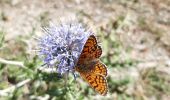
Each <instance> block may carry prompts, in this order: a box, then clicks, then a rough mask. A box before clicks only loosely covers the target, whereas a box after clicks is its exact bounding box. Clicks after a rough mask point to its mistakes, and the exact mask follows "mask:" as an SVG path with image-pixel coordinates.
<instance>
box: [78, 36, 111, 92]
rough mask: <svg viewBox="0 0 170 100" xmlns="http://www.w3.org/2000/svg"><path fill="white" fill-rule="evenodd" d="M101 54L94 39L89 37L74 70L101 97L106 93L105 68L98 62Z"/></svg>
mask: <svg viewBox="0 0 170 100" xmlns="http://www.w3.org/2000/svg"><path fill="white" fill-rule="evenodd" d="M101 54H102V49H101V47H100V46H99V45H98V44H97V40H96V37H95V36H94V35H90V36H89V38H88V40H87V41H86V43H85V45H84V48H83V51H82V53H81V55H80V58H79V60H78V63H77V65H76V67H75V70H76V71H77V72H79V73H80V75H81V77H82V78H83V79H84V80H86V81H87V82H88V83H89V85H90V86H91V87H92V88H93V89H94V90H96V91H97V92H98V93H100V94H101V95H106V94H107V91H108V86H107V81H106V76H107V68H106V65H104V64H103V63H102V62H101V61H100V59H99V58H100V56H101Z"/></svg>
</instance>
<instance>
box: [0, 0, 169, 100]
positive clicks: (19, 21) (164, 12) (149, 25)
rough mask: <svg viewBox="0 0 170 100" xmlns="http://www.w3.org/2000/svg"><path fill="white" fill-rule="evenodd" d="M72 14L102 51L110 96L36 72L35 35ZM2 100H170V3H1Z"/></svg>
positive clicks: (149, 0) (24, 0)
mask: <svg viewBox="0 0 170 100" xmlns="http://www.w3.org/2000/svg"><path fill="white" fill-rule="evenodd" d="M72 16H76V19H77V20H79V21H80V22H82V23H85V24H87V25H88V26H90V29H91V30H92V31H93V32H94V33H95V34H96V35H97V36H98V40H99V42H100V44H101V46H102V48H103V54H102V57H101V60H102V61H103V62H104V63H105V64H106V65H107V68H108V77H107V81H108V85H109V92H108V94H107V95H106V96H105V97H103V96H100V95H98V94H97V93H95V92H94V91H93V89H91V88H90V87H89V86H88V84H87V83H86V82H85V81H83V79H82V78H81V77H78V78H77V79H76V80H74V77H73V75H71V74H70V75H69V79H68V80H67V82H66V81H65V78H59V77H58V75H57V73H47V72H42V71H39V70H37V68H38V67H40V66H41V64H42V62H41V61H40V60H39V59H38V57H37V56H36V52H35V51H33V49H35V46H36V41H35V39H34V38H33V37H35V36H41V35H42V34H43V32H42V27H43V26H46V25H48V24H49V21H51V22H53V23H57V22H58V21H59V19H62V18H66V20H69V18H71V17H72ZM67 18H68V19H67ZM0 100H170V1H169V0H0Z"/></svg>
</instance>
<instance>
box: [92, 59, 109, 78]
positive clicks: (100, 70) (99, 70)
mask: <svg viewBox="0 0 170 100" xmlns="http://www.w3.org/2000/svg"><path fill="white" fill-rule="evenodd" d="M91 71H92V72H93V73H95V74H100V75H103V76H104V77H106V76H107V68H106V65H105V64H103V63H102V62H101V61H100V60H97V61H96V62H95V68H93V69H92V70H91Z"/></svg>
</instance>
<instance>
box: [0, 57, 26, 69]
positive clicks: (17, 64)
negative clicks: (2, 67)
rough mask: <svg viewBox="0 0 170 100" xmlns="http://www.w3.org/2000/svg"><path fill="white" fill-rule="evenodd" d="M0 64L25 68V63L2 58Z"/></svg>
mask: <svg viewBox="0 0 170 100" xmlns="http://www.w3.org/2000/svg"><path fill="white" fill-rule="evenodd" d="M0 63H4V64H10V65H16V66H20V67H23V68H24V67H25V66H24V63H23V62H19V61H10V60H5V59H3V58H0Z"/></svg>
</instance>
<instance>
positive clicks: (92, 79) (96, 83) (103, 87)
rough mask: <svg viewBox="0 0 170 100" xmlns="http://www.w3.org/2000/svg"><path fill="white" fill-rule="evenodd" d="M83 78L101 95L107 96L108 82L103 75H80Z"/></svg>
mask: <svg viewBox="0 0 170 100" xmlns="http://www.w3.org/2000/svg"><path fill="white" fill-rule="evenodd" d="M80 75H81V76H82V78H83V79H84V80H86V81H87V82H88V84H89V85H90V86H91V87H92V88H93V89H94V90H95V91H97V92H98V93H99V94H101V95H106V94H107V91H108V87H107V81H106V79H105V77H104V76H103V75H100V74H93V73H80Z"/></svg>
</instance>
